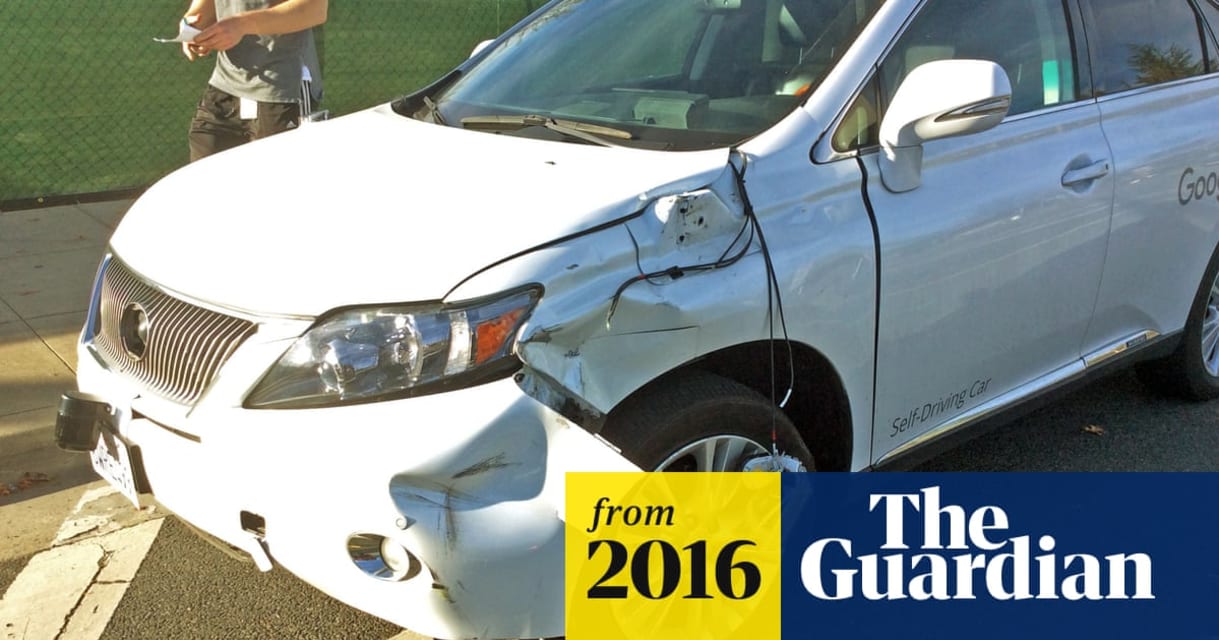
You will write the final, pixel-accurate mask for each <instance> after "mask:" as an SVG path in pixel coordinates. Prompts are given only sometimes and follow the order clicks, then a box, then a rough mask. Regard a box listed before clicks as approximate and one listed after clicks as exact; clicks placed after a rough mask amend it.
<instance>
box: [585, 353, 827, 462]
mask: <svg viewBox="0 0 1219 640" xmlns="http://www.w3.org/2000/svg"><path fill="white" fill-rule="evenodd" d="M772 426H773V427H774V433H775V434H776V435H777V444H778V449H779V454H780V456H779V458H778V460H777V461H776V460H775V459H774V458H772V456H771V451H772V442H771V441H772V437H771V429H772ZM602 435H603V436H604V437H605V438H606V439H607V440H609V441H610V442H611V443H613V444H614V445H616V446H618V447H620V448H621V449H622V454H623V455H624V456H626V458H627V459H629V460H630V461H631V462H634V463H635V464H637V465H639V466H640V467H641V468H643V469H645V470H648V471H744V470H754V469H758V468H761V467H762V466H764V465H765V464H769V463H771V462H772V461H773V462H780V463H781V464H780V465H779V466H781V467H782V469H783V470H788V471H794V470H807V471H812V470H813V456H812V454H811V453H809V450H808V447H807V446H806V445H805V444H804V440H803V439H802V438H801V437H800V434H799V432H798V431H797V430H796V427H795V425H793V424H792V422H791V420H790V419H789V418H788V417H787V415H786V414H785V413H783V411H781V410H779V409H778V408H776V407H775V406H774V404H772V403H771V402H770V401H769V400H767V399H766V398H765V397H763V396H762V395H761V394H759V393H758V392H756V391H754V390H753V389H750V388H749V387H746V386H744V385H742V384H740V383H738V382H735V381H733V380H729V379H727V378H723V377H720V376H716V375H712V374H710V373H705V372H702V371H688V372H682V373H679V374H674V375H670V376H667V377H665V378H663V379H661V380H658V381H657V382H655V383H653V384H652V385H650V386H649V387H648V388H646V389H644V390H642V391H639V392H636V393H635V394H633V395H632V396H630V397H629V398H627V399H626V400H624V401H623V402H622V404H621V405H620V406H619V407H618V408H616V409H615V410H614V411H613V413H611V414H610V417H609V420H608V421H607V422H606V425H605V429H604V431H603V432H602ZM773 470H779V469H777V468H776V469H773Z"/></svg>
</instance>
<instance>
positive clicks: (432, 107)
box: [423, 96, 448, 126]
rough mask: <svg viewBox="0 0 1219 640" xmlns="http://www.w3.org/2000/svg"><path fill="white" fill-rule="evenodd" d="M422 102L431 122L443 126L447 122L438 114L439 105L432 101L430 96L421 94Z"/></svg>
mask: <svg viewBox="0 0 1219 640" xmlns="http://www.w3.org/2000/svg"><path fill="white" fill-rule="evenodd" d="M423 104H424V106H426V107H427V108H428V114H430V115H431V116H432V122H434V123H436V124H438V125H441V126H445V125H447V124H448V123H447V122H445V121H444V116H442V115H440V107H439V106H437V105H436V103H435V102H432V97H431V96H423Z"/></svg>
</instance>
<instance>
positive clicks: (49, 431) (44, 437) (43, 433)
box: [0, 424, 55, 458]
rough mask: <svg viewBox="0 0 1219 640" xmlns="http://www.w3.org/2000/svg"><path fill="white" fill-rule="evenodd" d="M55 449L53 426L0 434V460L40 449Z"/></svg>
mask: <svg viewBox="0 0 1219 640" xmlns="http://www.w3.org/2000/svg"><path fill="white" fill-rule="evenodd" d="M54 448H55V425H54V424H49V425H46V426H39V427H34V428H31V429H22V430H20V431H15V432H12V433H8V434H3V433H0V458H8V457H10V456H19V455H23V454H26V453H29V452H31V451H37V450H40V449H54Z"/></svg>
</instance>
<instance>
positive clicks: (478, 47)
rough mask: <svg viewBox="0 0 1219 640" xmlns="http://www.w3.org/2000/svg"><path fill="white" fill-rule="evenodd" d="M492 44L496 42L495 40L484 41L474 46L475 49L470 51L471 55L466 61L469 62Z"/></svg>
mask: <svg viewBox="0 0 1219 640" xmlns="http://www.w3.org/2000/svg"><path fill="white" fill-rule="evenodd" d="M492 42H495V41H494V40H483V41H482V42H480V43H478V44H476V45H474V49H473V50H472V51H470V55H469V56H468V57H467V58H466V59H467V60H468V59H469V58H473V57H474V56H476V55H478V54H479V52H481V51H482V50H483V49H486V48H487V45H489V44H491V43H492Z"/></svg>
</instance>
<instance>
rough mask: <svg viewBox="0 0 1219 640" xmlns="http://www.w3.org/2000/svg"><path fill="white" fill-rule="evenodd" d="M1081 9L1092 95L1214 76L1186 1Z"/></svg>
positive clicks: (1202, 31) (1130, 0)
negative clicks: (1089, 57)
mask: <svg viewBox="0 0 1219 640" xmlns="http://www.w3.org/2000/svg"><path fill="white" fill-rule="evenodd" d="M1203 1H1204V2H1207V1H1208V0H1203ZM1084 6H1085V11H1086V12H1087V21H1088V44H1089V49H1090V50H1091V52H1092V68H1093V73H1094V74H1095V76H1096V77H1095V80H1096V90H1097V93H1098V95H1104V94H1111V93H1117V92H1120V91H1127V90H1130V89H1137V88H1139V87H1146V86H1150V85H1155V84H1160V83H1164V82H1172V81H1174V80H1181V79H1183V78H1189V77H1192V76H1197V75H1202V74H1204V73H1208V72H1210V71H1214V70H1215V61H1214V60H1213V59H1212V58H1213V57H1214V52H1213V47H1211V46H1210V34H1209V31H1208V30H1207V28H1206V25H1205V23H1204V22H1203V21H1202V18H1201V17H1200V16H1199V15H1198V13H1197V12H1196V11H1195V10H1194V7H1193V4H1192V3H1191V2H1190V1H1189V0H1106V1H1105V2H1096V1H1094V0H1088V1H1087V2H1085V3H1084Z"/></svg>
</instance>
